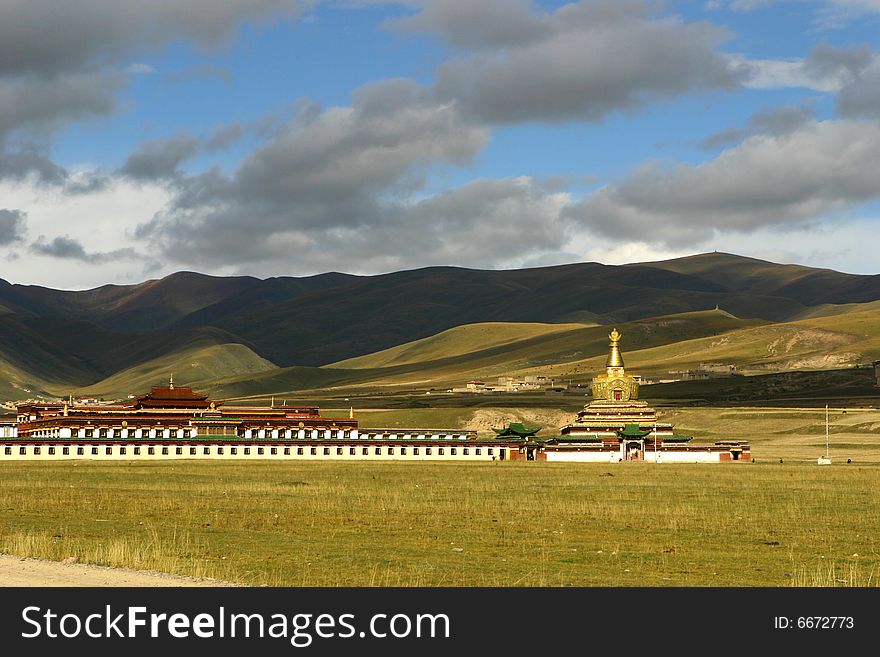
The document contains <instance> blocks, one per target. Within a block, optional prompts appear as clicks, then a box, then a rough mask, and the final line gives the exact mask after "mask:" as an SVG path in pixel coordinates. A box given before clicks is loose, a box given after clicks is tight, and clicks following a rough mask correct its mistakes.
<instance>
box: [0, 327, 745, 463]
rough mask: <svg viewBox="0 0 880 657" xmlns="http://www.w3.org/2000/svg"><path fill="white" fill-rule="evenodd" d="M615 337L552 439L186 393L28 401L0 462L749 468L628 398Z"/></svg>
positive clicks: (524, 430) (723, 448) (8, 433)
mask: <svg viewBox="0 0 880 657" xmlns="http://www.w3.org/2000/svg"><path fill="white" fill-rule="evenodd" d="M621 337H622V336H621V334H620V333H619V332H618V331H617V329H614V330H613V331H612V332H611V334H610V335H609V338H610V340H611V342H610V345H609V353H608V359H607V361H606V363H605V372H604V373H600V374H599V375H597V376H596V377H595V378H594V380H593V385H592V391H593V398H592V400H591V401H590V402H589V403H588V404H587V405H586V406H584V408H583V410H582V411H580V412H579V413H578V414H577V418H576V419H575V421H574V422H572V423H571V424H568V425H566V426H564V427H562V428H561V429H560V431H559V435H557V436H551V437H542V436H538V432H539V430H540V429H541V427H536V426H526V425H524V424H522V423H516V422H515V423H511V424H509V425H508V426H507V427H505V428H504V429H496V430H495V434H496V435H495V437H494V438H485V439H480V438H479V437H478V436H477V432H476V431H470V430H462V429H426V428H416V429H404V428H387V429H386V428H363V427H360V426H359V424H358V421H357V419H355V417H354V413H353V411H351V412H349V414H348V417H325V416H323V415H321V413H320V411H319V410H318V408H317V407H314V406H288V405H287V404H286V403H285V404H282V405H276V404H275V403H274V400H273V403H272V404H271V405H270V406H268V407H266V406H227V405H224V404H223V402H221V401H212V400H210V399H208V397H207V395H201V394H198V393H196V392H195V391H193V390H192V388H189V387H186V386H175V385H174V379H173V378H172V379H171V380H170V381H169V382H168V385H167V386H153V387H152V389H151V390H150V392H148V393H145V394H142V395H137V396H132V397H130V398H129V399H127V400H123V401H120V402H117V403H111V404H97V403H92V404H82V403H73V400H72V399H71V400H70V401H69V402H67V403H64V402H52V403H43V402H28V403H24V404H20V405H19V406H18V417H17V421H16V423H15V426H14V427H9V426H7V427H5V428H4V429H3V430H2V431H0V459H7V460H32V459H37V460H43V459H102V460H103V459H112V460H122V459H135V460H140V459H168V458H178V459H180V458H187V459H248V460H252V459H285V458H288V459H316V460H321V459H324V460H326V459H335V460H377V459H382V460H396V461H398V460H405V461H424V460H460V461H478V460H484V461H485V460H492V461H495V460H498V461H504V460H508V459H509V460H527V461H604V462H618V461H652V462H655V463H661V462H676V461H677V462H692V463H696V462H719V461H750V460H751V451H750V448H749V445H748V444H747V443H746V442H744V441H739V440H729V441H719V442H715V443H712V444H698V443H693V442H691V438H690V437H687V436H683V437H682V436H676V435H675V434H674V433H673V431H672V425H671V424H668V423H664V422H658V421H657V412H656V411H655V410H654V409H653V408H652V407H650V406H648V404H647V403H646V402H644V401H640V400H639V384H638V382H637V381H636V379H635V377H633V376H632V375H630V374H627V372H626V369H625V368H624V364H623V356H622V355H621V353H620V339H621Z"/></svg>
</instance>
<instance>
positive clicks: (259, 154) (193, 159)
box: [0, 0, 880, 289]
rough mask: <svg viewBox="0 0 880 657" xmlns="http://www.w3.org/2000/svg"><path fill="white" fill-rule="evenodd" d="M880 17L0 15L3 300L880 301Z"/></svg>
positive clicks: (34, 9)
mask: <svg viewBox="0 0 880 657" xmlns="http://www.w3.org/2000/svg"><path fill="white" fill-rule="evenodd" d="M878 28H880V0H678V1H676V0H668V1H667V2H655V1H652V0H648V1H642V0H583V1H581V2H577V1H575V2H560V1H556V0H480V1H479V2H477V1H476V0H402V1H400V2H384V1H382V0H225V1H224V2H222V3H221V2H216V1H215V0H144V1H142V2H137V3H136V2H120V1H119V0H78V1H77V2H70V3H60V2H57V0H0V258H2V262H3V265H2V268H0V277H2V278H4V279H6V280H8V281H10V282H15V283H28V284H39V285H47V286H51V287H59V288H69V289H83V288H89V287H94V286H97V285H101V284H105V283H133V282H140V281H142V280H145V279H148V278H157V277H160V276H163V275H166V274H169V273H171V272H174V271H179V270H193V271H201V272H205V273H211V274H219V275H228V274H249V275H254V276H260V277H266V276H278V275H308V274H314V273H320V272H325V271H345V272H352V273H378V272H387V271H394V270H399V269H410V268H416V267H422V266H427V265H459V266H466V267H476V268H487V269H488V268H511V267H522V266H537V265H548V264H558V263H566V262H577V261H599V262H605V263H613V264H616V263H622V262H634V261H645V260H657V259H661V258H666V257H675V256H679V255H687V254H692V253H699V252H705V251H712V250H719V251H727V252H733V253H739V254H743V255H750V256H755V257H760V258H765V259H769V260H774V261H777V262H798V263H802V264H808V265H812V266H820V267H831V268H834V269H838V270H842V271H848V272H855V273H877V272H880V265H878V264H877V258H876V254H877V253H878V251H880V248H878V247H880V237H878V235H880V230H878V229H880V29H878Z"/></svg>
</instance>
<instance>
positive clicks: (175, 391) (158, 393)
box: [130, 386, 219, 408]
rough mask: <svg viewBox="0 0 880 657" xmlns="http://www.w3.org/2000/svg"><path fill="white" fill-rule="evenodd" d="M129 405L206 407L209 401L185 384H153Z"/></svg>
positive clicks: (216, 404) (141, 406) (205, 396)
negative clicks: (175, 385)
mask: <svg viewBox="0 0 880 657" xmlns="http://www.w3.org/2000/svg"><path fill="white" fill-rule="evenodd" d="M130 405H131V406H133V407H135V408H144V407H150V408H157V407H158V408H180V407H184V408H208V407H209V406H210V405H211V401H209V400H208V396H207V395H198V394H196V393H194V392H193V390H192V388H188V387H186V386H180V387H177V388H174V387H171V386H153V387H152V388H151V389H150V392H148V393H147V394H145V395H140V396H139V397H135V399H133V400H132V401H131V403H130ZM214 405H215V406H219V404H218V403H215V404H214Z"/></svg>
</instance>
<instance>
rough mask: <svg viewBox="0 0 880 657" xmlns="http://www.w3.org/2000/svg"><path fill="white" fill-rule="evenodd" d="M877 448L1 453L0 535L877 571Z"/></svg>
mask: <svg viewBox="0 0 880 657" xmlns="http://www.w3.org/2000/svg"><path fill="white" fill-rule="evenodd" d="M878 486H880V465H878V464H876V463H875V464H867V465H861V464H857V463H853V464H851V465H846V464H840V463H839V462H838V463H836V464H835V465H832V466H830V467H819V466H816V465H810V464H792V463H789V462H788V461H786V462H785V463H784V464H780V463H778V461H777V462H771V461H770V460H768V459H763V460H759V462H758V463H755V464H735V465H734V464H730V465H690V466H688V465H671V464H666V465H660V466H658V465H652V464H633V463H629V464H615V465H612V464H552V463H542V464H535V463H516V462H513V463H511V462H505V463H500V462H495V463H486V464H445V463H437V464H414V463H413V464H395V463H345V464H342V463H337V464H334V463H296V462H293V463H285V464H274V463H273V464H269V463H258V464H253V463H251V464H242V463H216V462H204V463H198V462H195V463H193V462H191V463H175V464H167V463H165V464H153V463H138V464H102V463H94V464H91V463H79V464H76V465H74V464H71V463H29V462H28V463H15V464H12V463H5V464H2V465H0V551H2V552H7V553H12V554H19V555H27V556H39V557H45V558H49V559H56V560H59V559H64V558H66V557H68V556H76V557H77V558H78V559H79V560H80V561H81V562H92V563H98V564H106V565H113V566H128V567H135V568H147V569H157V570H163V571H168V572H174V573H181V574H187V575H196V576H209V577H216V578H220V579H227V580H231V581H236V582H241V583H244V584H250V585H260V584H269V585H283V586H307V585H316V586H338V585H364V586H473V585H486V586H570V585H575V586H593V585H605V586H636V585H638V586H667V585H668V586H734V585H737V586H739V585H742V586H755V585H768V586H786V585H807V586H809V585H828V586H852V585H856V586H873V585H876V584H877V582H878V578H880V570H878V567H877V566H878V556H880V553H878V550H880V536H878V535H877V529H876V528H877V527H878V526H880V498H878V496H877V495H876V491H877V489H878Z"/></svg>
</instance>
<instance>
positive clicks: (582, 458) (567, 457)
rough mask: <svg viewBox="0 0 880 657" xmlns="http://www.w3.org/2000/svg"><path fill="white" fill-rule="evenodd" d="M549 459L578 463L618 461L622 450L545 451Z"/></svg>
mask: <svg viewBox="0 0 880 657" xmlns="http://www.w3.org/2000/svg"><path fill="white" fill-rule="evenodd" d="M545 454H546V455H547V460H548V461H568V462H573V463H574V462H576V463H600V462H601V463H608V462H609V461H615V462H616V461H617V460H618V459H619V458H620V452H619V451H617V450H614V451H611V450H602V451H595V452H593V451H590V452H586V451H584V452H574V451H572V452H554V451H548V452H545Z"/></svg>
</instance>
